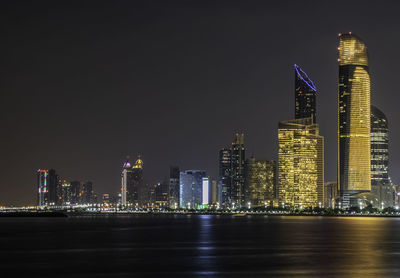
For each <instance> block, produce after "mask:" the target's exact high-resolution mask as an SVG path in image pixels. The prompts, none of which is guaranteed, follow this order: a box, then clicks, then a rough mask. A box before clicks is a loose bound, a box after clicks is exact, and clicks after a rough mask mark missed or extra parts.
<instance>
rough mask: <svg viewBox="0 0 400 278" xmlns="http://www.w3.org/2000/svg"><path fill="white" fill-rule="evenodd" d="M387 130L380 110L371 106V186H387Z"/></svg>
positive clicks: (386, 121) (385, 121) (385, 120)
mask: <svg viewBox="0 0 400 278" xmlns="http://www.w3.org/2000/svg"><path fill="white" fill-rule="evenodd" d="M388 171H389V128H388V120H387V118H386V116H385V114H383V112H382V111H381V110H379V109H378V108H377V107H375V106H373V105H371V185H373V186H374V185H380V184H389V183H390V181H389V173H388Z"/></svg>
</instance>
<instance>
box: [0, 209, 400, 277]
mask: <svg viewBox="0 0 400 278" xmlns="http://www.w3.org/2000/svg"><path fill="white" fill-rule="evenodd" d="M0 225H1V230H0V246H1V248H0V262H1V268H2V270H3V271H15V270H16V269H18V271H19V273H20V274H25V275H26V276H27V277H28V276H29V277H137V276H146V277H151V276H153V277H156V276H157V277H160V276H165V277H194V276H198V277H212V276H214V277H217V276H218V277H254V276H258V277H322V276H323V277H400V265H399V264H398V261H399V259H400V219H397V218H368V217H361V218H356V217H298V216H295V217H290V216H285V217H276V216H275V217H267V216H246V217H233V216H210V215H189V216H186V215H138V216H132V215H130V216H129V215H124V216H113V217H72V218H68V219H43V218H42V219H22V218H20V219H0Z"/></svg>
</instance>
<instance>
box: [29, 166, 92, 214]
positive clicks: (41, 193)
mask: <svg viewBox="0 0 400 278" xmlns="http://www.w3.org/2000/svg"><path fill="white" fill-rule="evenodd" d="M37 188H38V201H37V205H38V206H39V207H42V208H43V207H47V208H62V207H66V206H76V205H84V204H93V203H95V202H96V195H95V194H94V191H93V184H92V182H91V181H86V182H84V183H82V182H80V181H72V182H69V181H67V180H66V179H62V178H60V177H59V176H58V175H57V174H56V171H55V170H54V169H50V170H43V169H39V170H37Z"/></svg>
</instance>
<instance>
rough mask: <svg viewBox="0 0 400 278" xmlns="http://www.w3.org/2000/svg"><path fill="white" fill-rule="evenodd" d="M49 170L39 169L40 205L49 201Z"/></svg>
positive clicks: (44, 204)
mask: <svg viewBox="0 0 400 278" xmlns="http://www.w3.org/2000/svg"><path fill="white" fill-rule="evenodd" d="M48 175H49V171H48V170H42V169H39V170H37V188H38V200H37V201H38V206H46V205H47V203H48V192H49V189H48Z"/></svg>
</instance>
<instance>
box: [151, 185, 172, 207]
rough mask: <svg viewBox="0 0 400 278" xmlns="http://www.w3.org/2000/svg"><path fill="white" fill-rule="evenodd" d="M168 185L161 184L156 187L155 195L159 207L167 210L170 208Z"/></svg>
mask: <svg viewBox="0 0 400 278" xmlns="http://www.w3.org/2000/svg"><path fill="white" fill-rule="evenodd" d="M168 187H169V186H168V183H166V182H159V183H157V184H156V186H155V190H154V195H155V198H154V199H155V203H156V206H157V207H160V208H166V207H167V206H168V195H169V193H168Z"/></svg>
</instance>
